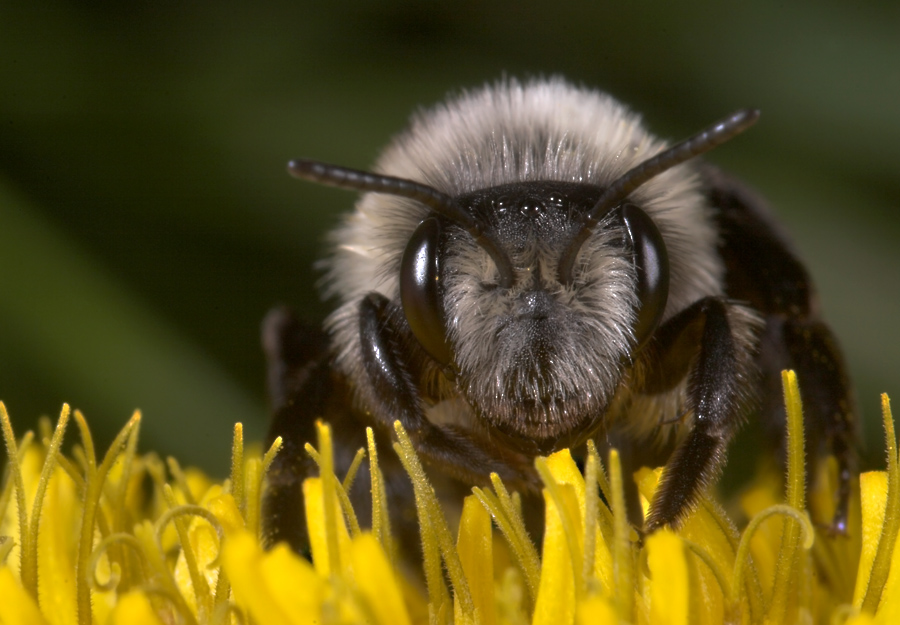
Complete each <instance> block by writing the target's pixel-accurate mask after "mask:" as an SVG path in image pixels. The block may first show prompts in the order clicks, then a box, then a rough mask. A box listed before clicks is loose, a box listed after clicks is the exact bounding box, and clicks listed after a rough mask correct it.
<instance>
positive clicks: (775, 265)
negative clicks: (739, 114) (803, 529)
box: [703, 166, 858, 533]
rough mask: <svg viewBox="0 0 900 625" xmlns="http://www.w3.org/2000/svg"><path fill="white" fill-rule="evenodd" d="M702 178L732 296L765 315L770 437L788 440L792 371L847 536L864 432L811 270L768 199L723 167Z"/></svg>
mask: <svg viewBox="0 0 900 625" xmlns="http://www.w3.org/2000/svg"><path fill="white" fill-rule="evenodd" d="M703 176H704V179H705V180H706V182H707V185H708V189H709V199H710V202H711V203H712V204H713V206H714V207H715V208H716V209H717V219H718V226H719V230H720V232H721V234H722V241H721V245H720V253H721V255H722V258H723V259H724V261H725V266H726V269H727V282H726V284H727V287H728V295H729V296H730V297H733V298H735V299H739V300H743V301H747V302H749V303H750V304H751V305H752V306H753V307H754V308H756V309H757V310H759V311H760V312H761V313H762V314H763V315H764V317H765V322H766V327H765V330H764V331H763V333H762V336H761V339H760V348H759V356H758V359H757V360H758V363H759V368H760V373H761V376H762V384H761V396H762V397H763V398H764V402H763V405H762V406H761V410H762V412H763V415H762V416H763V419H764V421H765V422H766V426H767V429H768V431H769V432H770V435H771V436H773V437H775V438H778V439H779V440H781V442H782V445H783V436H784V431H785V430H784V428H785V418H786V417H785V413H784V405H783V402H782V401H780V400H781V397H782V395H781V371H782V370H784V369H793V370H794V371H796V373H797V379H798V381H799V384H800V394H801V398H802V400H803V409H804V424H805V434H806V441H807V443H806V450H807V464H808V465H809V470H808V471H807V475H808V476H814V475H816V472H815V471H813V470H812V469H813V468H814V467H813V463H814V462H815V461H816V460H817V459H818V458H819V457H821V456H822V454H823V453H831V454H833V455H834V457H835V459H836V460H837V462H838V471H839V484H838V492H837V493H836V494H835V497H836V511H835V516H834V519H832V520H830V522H831V525H832V528H833V530H834V531H836V532H839V533H843V532H845V531H846V526H847V514H848V506H849V502H850V480H851V477H852V474H853V471H854V469H855V466H854V465H855V458H856V444H857V435H858V434H857V429H856V428H857V422H856V415H857V409H856V405H855V398H854V396H853V391H852V387H851V385H850V379H849V376H848V375H847V371H846V367H845V365H844V358H843V355H842V354H841V350H840V346H839V345H838V342H837V339H836V338H835V336H834V334H833V333H832V331H831V329H830V328H829V327H828V326H827V325H826V324H825V323H823V322H822V320H821V318H820V317H819V315H820V313H819V304H818V301H817V299H816V297H815V290H814V287H813V284H812V280H811V278H810V277H809V273H808V272H807V270H806V268H805V267H804V266H803V264H802V263H801V262H800V260H799V259H798V257H797V256H796V254H795V253H794V251H793V250H792V248H791V245H790V243H789V242H788V240H787V237H786V236H785V235H784V234H783V233H782V231H781V229H780V228H779V227H778V225H777V224H776V223H775V221H774V219H773V218H772V216H771V215H770V213H769V210H768V208H767V206H766V204H765V202H764V201H763V200H762V199H761V198H760V197H759V196H757V195H756V194H755V193H754V192H752V191H751V190H749V189H747V188H746V186H744V185H743V184H742V183H740V182H739V181H737V180H735V179H734V178H732V177H731V176H729V175H727V174H725V173H723V172H722V171H720V170H719V169H716V168H714V167H710V166H706V167H704V169H703ZM817 521H819V522H822V523H826V522H828V521H829V520H827V519H817Z"/></svg>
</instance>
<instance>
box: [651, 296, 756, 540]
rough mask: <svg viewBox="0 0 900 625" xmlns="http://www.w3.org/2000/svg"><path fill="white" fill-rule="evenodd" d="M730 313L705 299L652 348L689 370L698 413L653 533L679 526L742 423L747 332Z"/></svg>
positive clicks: (662, 487)
mask: <svg viewBox="0 0 900 625" xmlns="http://www.w3.org/2000/svg"><path fill="white" fill-rule="evenodd" d="M730 308H732V307H731V306H730V305H729V304H727V303H725V302H724V301H722V300H721V299H716V298H705V299H702V300H700V301H698V302H696V303H695V304H693V305H692V306H690V307H689V308H687V309H686V310H684V311H683V312H681V313H679V314H678V315H676V316H675V317H673V318H672V319H670V320H669V321H667V322H666V323H664V324H663V326H661V327H660V328H659V329H658V330H657V332H656V335H655V342H654V344H652V345H650V346H648V347H651V349H654V350H655V351H656V354H655V356H657V357H658V358H660V359H662V360H663V361H664V362H665V361H666V360H669V361H672V362H671V363H670V364H675V365H676V366H675V369H676V370H677V369H679V368H683V367H684V366H685V365H688V367H689V372H688V376H689V378H688V391H687V392H688V403H689V407H690V408H691V409H692V411H693V413H694V419H693V427H692V428H691V431H690V433H688V435H687V437H686V438H685V439H684V440H683V441H682V442H681V443H680V444H679V445H678V447H676V449H675V452H674V453H673V455H672V457H671V458H670V459H669V461H668V463H667V464H666V467H665V470H664V472H663V477H662V481H661V483H660V484H659V487H658V488H657V490H656V494H655V495H654V497H653V501H652V503H651V504H650V512H649V514H648V516H647V520H646V523H645V528H646V530H647V532H648V533H649V532H652V531H654V530H656V529H658V528H660V527H662V526H664V525H671V524H674V523H677V522H678V521H679V520H680V519H681V518H682V517H683V516H684V515H685V513H686V512H687V511H688V510H689V509H690V508H691V506H692V505H693V504H694V503H695V502H696V500H697V497H698V495H699V494H700V492H701V491H702V489H703V488H704V487H705V486H706V485H707V484H708V483H709V482H710V481H712V480H713V479H714V478H715V477H716V475H717V474H718V473H719V471H720V470H721V468H722V466H723V464H724V461H725V451H726V447H727V445H728V442H729V441H730V440H731V437H732V436H733V434H734V432H735V430H736V428H737V425H738V423H739V421H740V416H741V412H742V408H743V406H742V401H743V393H742V389H741V384H742V379H743V378H745V377H746V375H745V374H746V372H745V371H743V370H742V369H743V367H744V363H743V362H742V359H741V358H740V357H739V355H738V350H739V349H740V348H741V347H743V345H742V343H744V342H745V340H746V337H744V336H742V334H743V333H744V332H743V328H740V327H737V328H734V327H732V323H730V322H731V320H732V319H731V318H732V317H733V318H734V320H735V321H738V319H739V317H738V315H737V314H729V313H730V311H729V309H730ZM735 313H736V310H735ZM735 325H742V324H740V322H739V321H738V323H736V324H735ZM736 332H737V333H738V334H736ZM698 345H699V350H697V346H698ZM690 363H693V364H692V365H691V364H690ZM667 371H668V372H669V373H670V374H671V371H672V369H667Z"/></svg>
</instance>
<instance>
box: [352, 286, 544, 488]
mask: <svg viewBox="0 0 900 625" xmlns="http://www.w3.org/2000/svg"><path fill="white" fill-rule="evenodd" d="M404 326H405V318H404V317H403V313H402V311H401V310H400V309H399V308H398V307H397V306H396V305H394V304H392V303H391V302H390V301H389V300H388V299H387V298H386V297H384V296H383V295H381V294H379V293H370V294H369V295H367V296H366V297H364V298H363V299H362V301H361V302H360V304H359V334H360V345H361V348H362V349H361V351H362V361H363V366H364V368H365V373H366V378H367V381H368V383H369V388H368V389H366V390H364V393H363V394H364V401H365V402H366V403H367V404H368V405H367V408H369V410H370V411H371V414H372V416H374V418H375V419H377V420H378V421H379V422H380V423H381V424H382V425H383V426H384V427H386V428H388V430H389V431H393V422H394V421H395V420H399V421H400V423H401V424H402V425H403V427H404V428H405V429H406V431H407V433H408V434H409V436H410V439H411V440H412V442H413V445H414V446H415V448H416V451H417V452H418V453H419V455H420V456H421V457H422V458H424V459H425V460H426V461H428V462H429V463H430V464H433V465H436V466H438V467H440V468H441V469H442V470H444V471H445V472H446V473H448V474H450V475H452V476H453V477H455V478H456V479H459V480H461V481H463V482H465V483H466V484H469V485H486V484H489V483H490V478H489V476H490V474H491V473H497V474H498V475H499V476H500V477H501V479H503V481H504V482H506V483H507V484H509V485H510V486H512V487H514V488H520V489H526V490H527V489H532V488H534V485H535V484H536V481H537V480H536V476H535V474H534V470H533V469H532V467H531V461H532V459H531V458H530V457H527V456H525V455H524V454H519V453H515V452H512V451H510V450H507V449H503V448H500V447H498V446H496V445H493V444H491V443H490V442H489V441H483V440H481V439H476V438H475V437H474V436H473V435H472V434H471V433H470V432H468V431H466V430H464V429H462V428H457V427H453V426H439V425H435V424H433V423H431V422H430V421H429V420H428V418H427V417H426V415H425V412H424V409H423V404H422V396H421V392H420V390H419V384H418V380H417V379H416V376H415V375H414V372H413V367H412V366H411V362H412V360H413V354H412V350H413V349H415V347H416V345H415V343H414V341H415V339H414V338H413V337H412V334H411V332H410V331H409V329H408V327H404ZM420 349H421V348H420Z"/></svg>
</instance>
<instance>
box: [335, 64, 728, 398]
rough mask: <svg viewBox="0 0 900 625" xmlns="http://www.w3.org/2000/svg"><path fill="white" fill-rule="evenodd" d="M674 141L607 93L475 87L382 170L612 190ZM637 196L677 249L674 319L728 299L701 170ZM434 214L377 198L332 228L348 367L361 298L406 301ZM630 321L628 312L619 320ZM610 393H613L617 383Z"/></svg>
mask: <svg viewBox="0 0 900 625" xmlns="http://www.w3.org/2000/svg"><path fill="white" fill-rule="evenodd" d="M665 147H667V143H666V142H664V141H662V140H660V139H658V138H656V137H654V136H653V135H650V134H649V133H647V132H646V130H644V128H643V126H642V125H641V122H640V119H639V117H638V116H637V115H636V114H634V113H632V112H631V111H629V110H628V109H627V108H625V107H624V106H623V105H622V104H620V103H619V102H617V101H616V100H614V99H613V98H612V97H610V96H608V95H606V94H603V93H600V92H598V91H593V90H589V89H585V88H581V87H576V86H573V85H571V84H569V83H567V82H565V81H563V80H562V79H558V78H553V79H538V80H533V81H529V82H526V83H519V82H516V81H512V80H510V81H503V82H500V83H497V84H495V85H490V86H487V87H484V88H482V89H480V90H476V91H472V92H469V93H464V94H463V95H462V96H460V97H458V98H456V99H452V100H450V101H449V102H447V103H445V104H441V105H438V106H436V107H435V108H433V109H431V110H428V111H425V112H423V113H420V114H418V115H417V116H415V117H414V118H413V121H412V124H411V126H410V128H409V129H408V130H407V131H405V132H404V133H403V134H401V135H399V136H398V137H396V138H395V139H394V141H393V142H392V143H391V144H390V145H389V146H388V147H387V149H386V150H385V151H384V153H383V154H382V156H381V157H380V158H379V160H378V162H377V163H376V165H375V169H376V170H377V171H379V172H382V173H386V174H390V175H393V176H398V177H402V178H409V179H412V180H416V181H419V182H422V183H425V184H428V185H430V186H433V187H435V188H437V189H438V190H440V191H443V192H445V193H447V194H449V195H451V196H456V195H459V194H461V193H466V192H470V191H474V190H478V189H483V188H487V187H492V186H496V185H501V184H505V183H510V182H517V181H539V180H556V181H568V182H581V183H589V184H595V185H599V186H607V185H608V184H610V183H611V182H612V181H614V180H615V179H617V178H618V177H620V176H621V175H622V174H624V173H625V172H626V171H628V170H629V169H630V168H632V167H634V166H635V165H637V164H639V163H641V162H642V161H644V160H646V159H647V158H649V157H651V156H653V155H654V154H656V153H658V152H659V151H661V150H663V149H664V148H665ZM631 199H632V201H634V202H635V203H636V204H637V205H639V206H640V207H641V208H642V209H643V210H644V211H645V212H646V213H647V214H648V215H649V216H650V217H651V218H652V219H653V220H654V222H655V223H656V225H657V226H658V228H659V230H660V232H661V233H662V236H663V238H664V240H665V243H666V247H667V250H668V254H669V262H670V279H669V280H670V282H669V300H668V304H667V307H666V311H665V315H664V319H665V318H668V317H670V316H672V315H673V314H675V313H677V312H678V311H680V310H682V309H684V308H685V307H687V306H688V305H690V304H691V303H693V302H694V301H696V300H698V299H700V298H702V297H705V296H710V295H711V296H719V295H722V292H723V289H722V283H723V279H724V267H723V265H722V262H721V260H720V259H719V257H718V255H717V252H716V244H717V233H716V230H715V228H714V224H713V221H712V215H711V208H710V207H709V206H708V205H707V203H706V201H705V199H704V198H703V196H702V194H701V192H700V183H699V179H698V177H697V176H696V175H695V173H694V171H693V170H692V168H691V166H690V165H689V164H688V165H681V166H679V167H676V168H674V169H671V170H669V171H666V172H664V173H662V174H660V175H658V176H656V177H655V178H653V179H652V180H650V181H649V182H647V183H646V184H644V185H643V186H642V187H640V188H639V189H638V190H637V191H635V192H634V193H632V195H631ZM427 214H428V209H427V208H426V207H424V206H422V205H421V204H418V203H416V202H413V201H410V200H406V199H403V198H398V197H394V196H389V195H383V194H374V193H369V194H366V195H364V196H363V197H362V198H361V199H360V200H359V201H358V202H357V205H356V210H355V211H354V212H353V213H352V214H351V215H349V216H348V217H347V218H346V220H345V221H344V223H343V225H341V226H340V227H339V228H338V229H337V230H336V231H335V232H334V233H333V235H332V241H333V242H334V244H335V247H334V252H333V254H332V255H331V256H330V258H328V259H327V260H326V261H325V263H324V265H325V267H326V269H327V275H326V279H325V283H324V284H325V294H326V295H328V296H335V297H337V298H338V299H339V301H340V307H339V308H338V310H336V311H335V313H334V314H333V315H332V316H331V317H330V318H329V321H328V327H329V328H330V331H331V333H332V336H333V341H334V346H335V348H336V351H337V354H338V358H337V362H338V366H339V367H340V368H342V369H343V370H344V371H345V373H347V374H349V375H350V376H351V377H352V378H355V379H357V380H358V379H359V376H361V375H362V371H361V363H360V362H359V358H358V357H357V356H356V355H355V354H358V353H359V330H358V328H359V325H358V313H357V306H358V302H359V300H360V298H362V297H364V296H365V295H366V294H367V293H369V292H372V291H377V292H379V293H382V294H383V295H384V296H386V297H387V298H388V299H391V300H395V301H396V300H397V299H398V297H399V279H398V269H399V264H400V259H401V256H402V253H403V250H404V248H405V246H406V244H407V242H408V240H409V238H410V236H411V235H412V233H413V232H414V230H415V229H416V227H417V226H418V224H419V223H420V222H421V220H422V219H423V218H425V217H426V216H427ZM604 236H609V235H608V233H606V234H604V233H603V232H602V231H601V230H598V231H597V232H596V233H595V234H594V236H593V237H592V239H590V240H589V241H588V242H587V243H585V246H584V248H583V249H584V250H585V251H584V252H583V253H582V257H585V254H600V256H603V254H602V253H601V252H602V250H603V245H604V244H603V242H602V240H601V239H602V238H603V237H604ZM598 250H600V251H601V252H598ZM602 262H612V263H613V264H612V265H611V267H612V268H613V269H615V270H616V271H620V272H624V273H625V274H627V275H625V277H624V278H622V279H621V280H624V284H625V286H629V287H630V286H631V285H633V281H634V276H633V271H632V272H631V273H630V274H629V273H628V272H629V271H630V270H629V269H628V268H627V267H623V266H622V265H624V264H627V263H620V264H618V265H616V264H615V262H614V260H608V259H607V260H603V261H602ZM621 280H620V282H621ZM619 286H621V284H620V285H619ZM621 297H625V295H621ZM630 304H631V302H630V301H621V302H620V303H619V307H620V308H621V309H622V310H623V311H625V312H623V313H622V314H620V315H619V316H620V317H622V315H624V314H626V313H627V314H628V315H630V314H631V312H630ZM626 309H627V310H626ZM626 321H628V319H626V318H625V317H622V319H620V320H619V321H617V325H623V323H624V322H626ZM626 325H627V324H626ZM453 331H454V330H453V329H452V328H451V335H452V333H453ZM458 331H459V330H458ZM614 334H615V333H614ZM612 338H613V339H614V340H615V342H616V343H618V344H617V345H615V346H614V347H615V348H614V349H612V350H611V353H618V352H620V351H621V350H624V349H626V348H627V338H628V337H622V336H620V335H618V334H616V335H615V336H613V337H612ZM617 366H618V362H617V361H612V360H611V361H610V362H609V367H617ZM616 380H618V378H616ZM582 388H583V387H582ZM603 392H604V395H607V397H606V399H609V397H608V395H609V394H610V393H611V392H612V389H603Z"/></svg>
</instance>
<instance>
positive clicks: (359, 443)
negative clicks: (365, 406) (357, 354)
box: [262, 309, 417, 557]
mask: <svg viewBox="0 0 900 625" xmlns="http://www.w3.org/2000/svg"><path fill="white" fill-rule="evenodd" d="M326 338H327V337H326V336H325V334H324V333H323V332H321V330H313V329H311V328H308V327H306V326H304V325H303V324H302V323H300V322H299V321H298V320H297V319H296V318H295V317H294V316H293V314H292V313H290V311H288V310H286V309H276V310H273V311H272V312H270V313H269V314H268V315H267V317H266V319H265V321H264V322H263V347H264V351H265V354H266V359H267V361H268V378H269V379H268V383H269V395H270V401H271V403H272V409H273V418H272V424H271V426H270V428H269V433H268V436H267V441H266V444H267V445H271V444H272V441H274V439H275V438H276V437H279V436H280V437H281V439H282V446H281V449H280V450H279V452H278V454H277V455H276V456H275V458H274V460H273V461H272V464H271V466H270V467H269V470H268V472H267V475H266V478H267V487H266V491H265V494H264V497H263V514H262V523H263V542H264V544H265V545H266V546H267V547H271V546H273V545H275V543H278V542H281V541H285V542H287V543H288V544H289V545H290V546H291V548H292V549H293V550H294V551H296V552H297V553H300V554H303V555H305V556H306V557H309V556H310V545H309V536H308V533H307V528H306V517H305V513H304V501H303V490H302V487H303V481H304V480H305V479H306V478H308V477H315V476H317V475H319V469H318V467H317V466H316V464H315V462H314V461H313V460H312V458H310V456H309V454H307V453H306V449H305V445H306V443H307V442H310V443H313V444H315V442H316V425H315V424H316V421H317V420H319V419H322V420H323V421H326V422H328V423H330V424H331V427H332V446H333V451H334V468H335V473H336V474H337V475H338V477H339V478H340V477H343V475H344V474H345V472H346V471H347V469H348V468H349V466H350V463H351V462H352V461H353V458H354V456H355V455H356V451H357V450H358V449H360V448H361V447H362V448H365V446H366V435H365V428H364V424H363V421H362V419H361V417H360V415H359V414H357V413H356V412H355V411H354V409H353V407H352V406H351V403H350V397H351V392H350V390H349V388H347V385H346V383H345V381H344V379H343V377H342V376H340V375H339V374H337V373H335V371H334V370H333V368H332V366H331V362H330V358H329V356H328V350H327V340H326ZM378 443H379V445H380V447H381V448H384V446H385V445H387V444H388V441H386V440H379V441H378ZM385 456H386V457H385V458H383V459H381V462H380V466H381V469H382V473H383V474H384V476H385V482H386V484H385V485H386V488H387V491H388V498H389V499H391V509H392V510H405V509H409V507H410V506H408V505H406V504H407V503H408V502H411V501H412V492H411V489H410V488H409V485H408V483H407V482H406V480H405V475H404V474H403V470H402V467H400V466H399V462H398V461H397V460H396V458H393V454H385ZM396 476H401V477H402V478H403V479H402V480H398V479H396ZM349 495H350V499H351V501H352V503H353V509H354V511H355V512H356V515H357V517H358V520H359V523H360V525H362V526H363V527H367V526H370V525H371V508H372V503H371V490H370V474H369V470H368V464H367V463H363V464H362V465H361V466H360V468H359V472H358V473H357V476H356V480H355V481H354V482H353V486H352V488H351V489H350V492H349ZM404 523H405V524H406V525H410V524H409V523H408V522H406V521H405V520H404V519H399V518H398V519H392V525H393V527H394V528H395V531H396V532H397V533H398V534H399V535H400V538H401V540H404V538H405V537H406V536H415V528H412V531H410V530H409V528H407V527H404ZM411 544H412V548H413V550H414V549H415V548H416V545H417V542H416V541H414V542H412V543H411ZM413 552H414V551H413Z"/></svg>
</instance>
